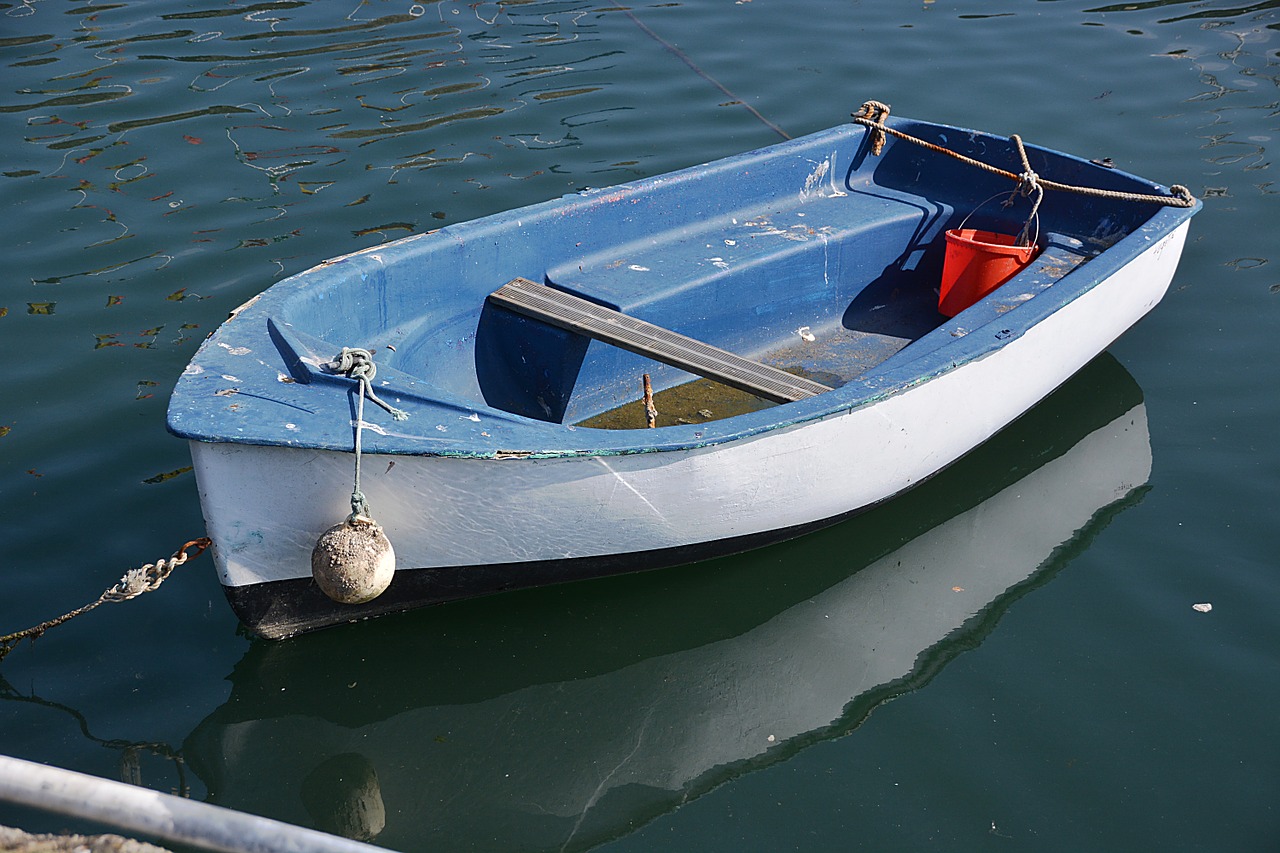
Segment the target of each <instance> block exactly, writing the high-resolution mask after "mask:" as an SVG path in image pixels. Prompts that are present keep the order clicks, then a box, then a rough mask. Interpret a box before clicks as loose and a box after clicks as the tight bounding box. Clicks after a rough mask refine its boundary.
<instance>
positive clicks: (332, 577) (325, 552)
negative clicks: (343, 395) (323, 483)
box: [311, 347, 409, 604]
mask: <svg viewBox="0 0 1280 853" xmlns="http://www.w3.org/2000/svg"><path fill="white" fill-rule="evenodd" d="M331 369H333V370H334V372H336V373H342V374H345V375H346V376H349V377H350V378H352V379H355V380H356V382H357V384H358V387H357V389H356V418H355V422H354V424H353V431H354V433H355V435H354V440H353V445H354V447H353V449H354V452H355V476H354V480H353V483H352V487H351V514H350V515H348V516H347V518H346V520H344V521H341V522H339V523H338V524H335V525H334V526H332V527H330V528H329V529H328V530H326V531H325V532H324V533H322V534H321V535H320V538H319V539H317V540H316V544H315V547H314V548H312V550H311V576H312V577H313V578H314V579H315V581H316V585H317V586H319V587H320V590H321V592H323V593H324V594H325V595H327V596H328V597H329V598H330V599H332V600H333V601H336V602H338V603H339V604H363V603H365V602H367V601H372V600H373V599H375V598H377V597H378V596H379V595H381V594H382V593H383V592H384V591H385V590H386V589H387V587H388V586H390V585H391V580H392V577H393V576H394V575H395V559H396V557H395V549H393V548H392V547H391V542H390V541H389V540H388V539H387V537H386V534H385V533H383V531H382V527H381V526H380V525H379V524H378V523H377V522H376V521H374V520H373V515H372V513H370V511H369V502H368V500H366V499H365V496H364V492H363V491H361V489H360V463H361V458H362V454H363V438H362V437H363V435H364V427H365V421H364V401H365V398H366V397H368V398H369V399H370V400H372V401H373V402H374V403H377V404H378V405H379V406H381V407H382V408H383V409H385V410H386V411H387V412H389V413H390V415H391V417H393V418H395V419H396V420H398V421H402V420H404V419H405V418H407V417H409V415H408V413H407V412H404V411H401V410H400V409H397V408H395V407H394V406H391V405H389V404H387V403H385V402H383V401H382V400H380V399H378V395H377V394H375V393H374V391H373V384H372V380H373V377H374V375H375V374H376V373H377V367H376V366H375V365H374V363H373V355H372V353H370V352H369V350H366V349H358V348H353V347H343V348H342V352H340V353H338V355H337V357H336V358H335V359H334V362H333V364H332V365H331Z"/></svg>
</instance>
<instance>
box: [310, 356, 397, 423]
mask: <svg viewBox="0 0 1280 853" xmlns="http://www.w3.org/2000/svg"><path fill="white" fill-rule="evenodd" d="M329 368H330V369H331V370H332V371H333V372H334V373H341V374H343V375H344V376H348V377H350V378H352V379H354V380H356V382H358V383H359V384H360V398H361V399H364V398H365V397H368V398H369V399H370V400H371V401H372V402H374V403H377V404H378V405H379V406H381V407H382V408H383V409H384V410H386V412H387V414H389V415H391V417H392V418H393V419H395V420H397V421H403V420H405V419H406V418H408V417H409V413H408V412H406V411H403V410H401V409H397V408H396V407H395V406H392V405H390V404H388V403H385V402H383V401H382V400H381V399H380V398H379V397H378V395H377V394H376V393H374V390H373V377H374V376H376V375H377V374H378V366H377V365H376V364H374V363H373V353H371V352H369V350H367V349H360V348H359V347H343V348H342V352H340V353H338V354H337V355H336V356H334V357H333V362H332V363H331V364H330V365H329Z"/></svg>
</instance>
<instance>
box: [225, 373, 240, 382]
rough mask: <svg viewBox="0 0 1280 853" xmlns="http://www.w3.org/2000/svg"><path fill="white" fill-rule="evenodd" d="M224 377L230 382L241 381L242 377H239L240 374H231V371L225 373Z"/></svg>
mask: <svg viewBox="0 0 1280 853" xmlns="http://www.w3.org/2000/svg"><path fill="white" fill-rule="evenodd" d="M222 378H223V379H225V380H227V381H228V382H239V381H240V377H239V376H232V375H231V374H229V373H224V374H222Z"/></svg>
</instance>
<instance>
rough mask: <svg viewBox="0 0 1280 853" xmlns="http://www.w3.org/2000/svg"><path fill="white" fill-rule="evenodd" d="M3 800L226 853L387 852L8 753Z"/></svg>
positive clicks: (2, 769)
mask: <svg viewBox="0 0 1280 853" xmlns="http://www.w3.org/2000/svg"><path fill="white" fill-rule="evenodd" d="M0 800H6V801H8V802H11V803H17V804H19V805H24V806H30V807H32V808H37V809H43V810H44V811H50V812H54V813H55V814H60V815H67V816H70V817H78V818H84V819H87V820H93V821H97V822H99V823H103V824H106V825H108V826H112V827H118V828H120V829H125V830H129V831H132V832H137V833H140V834H143V835H148V836H151V837H153V838H162V839H164V840H166V841H176V842H180V843H182V844H186V845H188V846H191V847H198V848H200V849H203V850H216V851H219V853H269V851H270V853H375V852H376V851H382V850H383V848H381V847H374V846H372V845H369V844H364V843H362V842H359V841H352V840H351V839H348V838H339V837H338V836H336V835H328V834H326V833H323V832H317V831H316V830H314V829H304V828H302V827H300V826H293V825H291V824H287V823H281V822H280V821H278V820H271V819H270V818H265V817H258V816H257V815H250V814H244V813H243V812H237V811H232V810H231V809H224V808H222V807H221V806H214V805H210V804H208V803H201V802H197V801H195V800H186V799H183V798H182V797H175V796H173V795H172V794H162V793H160V792H159V791H152V790H149V789H147V788H139V787H137V786H134V785H126V784H124V783H123V782H112V781H110V780H107V779H99V778H98V777H96V776H88V775H85V774H83V773H76V772H74V771H71V770H62V769H61V768H58V767H48V766H46V765H44V764H36V763H34V762H30V761H23V760H22V759H20V758H11V757H10V756H7V755H0Z"/></svg>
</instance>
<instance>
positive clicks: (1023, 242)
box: [957, 187, 1040, 246]
mask: <svg viewBox="0 0 1280 853" xmlns="http://www.w3.org/2000/svg"><path fill="white" fill-rule="evenodd" d="M1020 189H1021V188H1020V187H1015V188H1014V189H1013V191H1012V192H1008V193H1005V192H998V193H996V194H995V195H993V196H991V197H990V198H988V199H986V200H985V201H983V202H982V203H981V204H979V205H978V206H977V207H975V208H974V209H973V210H971V211H969V212H968V214H966V215H965V217H964V219H962V220H960V227H959V229H957V230H963V229H964V226H965V223H967V222H968V221H969V217H970V216H973V215H974V214H975V213H977V212H978V211H979V210H981V209H982V208H984V207H986V206H987V205H988V204H990V203H991V202H993V201H995V200H996V199H998V198H1000V196H1003V195H1007V196H1008V198H1007V199H1006V200H1005V201H1003V202H1001V204H1002V205H1003V206H1004V207H1012V206H1013V203H1014V201H1015V200H1016V199H1017V197H1018V195H1019V194H1020ZM1039 207H1040V206H1039V205H1038V204H1036V205H1033V206H1032V208H1031V216H1030V217H1029V218H1028V219H1027V221H1026V223H1025V224H1024V225H1023V226H1022V230H1021V231H1019V232H1018V237H1017V245H1019V246H1034V245H1036V244H1037V243H1038V242H1040V210H1039ZM1033 222H1034V223H1035V230H1034V232H1032V233H1034V235H1035V236H1033V237H1031V238H1030V239H1028V232H1029V231H1031V223H1033Z"/></svg>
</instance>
